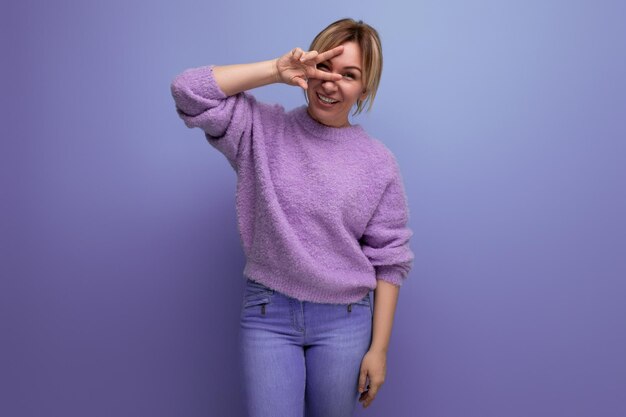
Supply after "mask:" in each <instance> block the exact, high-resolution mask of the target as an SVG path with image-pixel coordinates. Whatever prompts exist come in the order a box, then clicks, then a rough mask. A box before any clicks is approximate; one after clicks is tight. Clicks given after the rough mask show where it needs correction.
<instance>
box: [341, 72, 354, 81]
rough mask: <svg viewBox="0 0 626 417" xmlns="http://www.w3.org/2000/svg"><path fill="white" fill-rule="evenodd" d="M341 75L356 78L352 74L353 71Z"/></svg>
mask: <svg viewBox="0 0 626 417" xmlns="http://www.w3.org/2000/svg"><path fill="white" fill-rule="evenodd" d="M343 76H344V77H346V78H351V79H353V80H354V79H356V77H355V76H354V74H353V73H351V72H348V73H345V74H344V75H343Z"/></svg>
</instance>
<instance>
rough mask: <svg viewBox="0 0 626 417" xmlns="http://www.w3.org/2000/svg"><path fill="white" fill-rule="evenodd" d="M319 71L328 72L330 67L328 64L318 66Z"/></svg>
mask: <svg viewBox="0 0 626 417" xmlns="http://www.w3.org/2000/svg"><path fill="white" fill-rule="evenodd" d="M317 69H319V70H322V71H328V65H326V64H317Z"/></svg>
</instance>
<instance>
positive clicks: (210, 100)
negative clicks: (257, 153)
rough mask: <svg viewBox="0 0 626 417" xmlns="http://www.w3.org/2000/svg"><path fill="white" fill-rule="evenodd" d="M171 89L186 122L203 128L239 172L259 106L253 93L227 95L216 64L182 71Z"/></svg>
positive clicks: (211, 142)
mask: <svg viewBox="0 0 626 417" xmlns="http://www.w3.org/2000/svg"><path fill="white" fill-rule="evenodd" d="M170 89H171V93H172V97H173V98H174V101H175V103H176V112H177V113H178V115H179V116H180V118H181V119H183V121H184V122H185V125H186V126H187V127H189V128H193V127H199V128H201V129H202V130H203V131H204V133H205V136H206V139H207V141H208V142H209V144H211V145H212V146H213V147H215V148H216V149H217V150H219V151H220V152H221V153H223V154H224V156H226V159H228V162H229V163H230V165H231V166H232V167H233V169H234V170H235V171H237V168H238V160H239V158H240V156H241V154H242V152H243V149H244V148H246V147H247V145H248V144H247V141H249V140H250V138H251V136H252V118H253V116H252V115H253V111H254V108H255V107H256V106H257V101H256V100H255V98H254V96H252V95H251V94H248V93H246V92H241V93H238V94H235V95H232V96H227V95H226V94H225V93H224V92H223V91H222V90H221V89H220V87H219V85H218V84H217V82H216V81H215V78H214V75H213V65H209V66H204V67H198V68H190V69H187V70H185V71H183V72H182V73H181V74H179V75H177V76H176V77H175V78H174V80H173V81H172V83H171V86H170Z"/></svg>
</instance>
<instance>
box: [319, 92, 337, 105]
mask: <svg viewBox="0 0 626 417" xmlns="http://www.w3.org/2000/svg"><path fill="white" fill-rule="evenodd" d="M316 95H317V98H318V99H319V100H320V101H321V102H322V103H324V104H335V103H338V102H339V100H333V99H332V98H330V97H326V96H323V95H321V94H320V93H316Z"/></svg>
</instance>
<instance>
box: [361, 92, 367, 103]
mask: <svg viewBox="0 0 626 417" xmlns="http://www.w3.org/2000/svg"><path fill="white" fill-rule="evenodd" d="M366 97H367V90H363V92H362V93H361V96H360V97H359V100H361V101H365V98H366Z"/></svg>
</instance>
